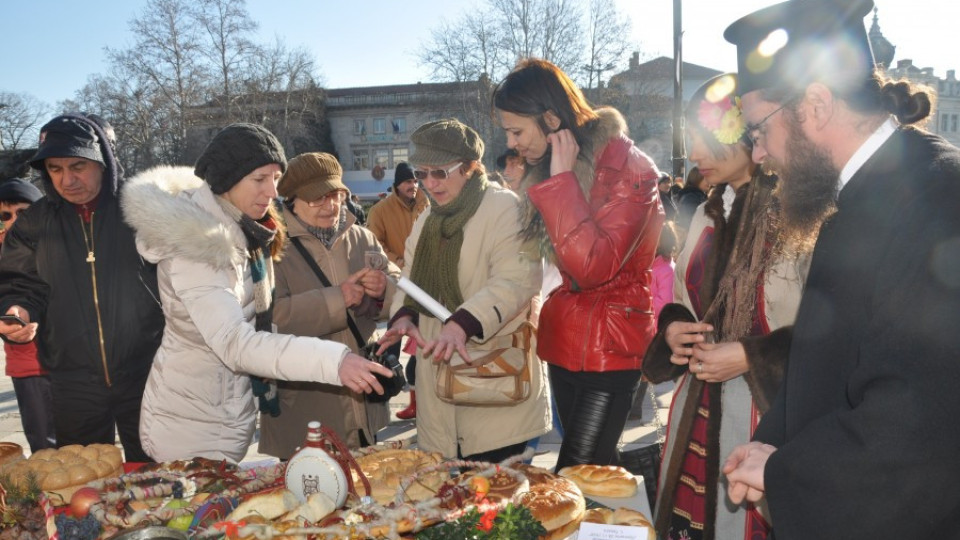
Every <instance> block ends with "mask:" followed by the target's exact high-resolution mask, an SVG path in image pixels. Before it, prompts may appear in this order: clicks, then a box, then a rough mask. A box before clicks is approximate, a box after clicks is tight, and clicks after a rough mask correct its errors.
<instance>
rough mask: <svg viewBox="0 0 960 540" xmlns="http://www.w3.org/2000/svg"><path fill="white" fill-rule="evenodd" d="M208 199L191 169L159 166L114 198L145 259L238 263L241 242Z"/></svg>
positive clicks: (224, 265) (219, 265)
mask: <svg viewBox="0 0 960 540" xmlns="http://www.w3.org/2000/svg"><path fill="white" fill-rule="evenodd" d="M214 197H215V195H214V194H213V192H212V191H210V187H209V186H208V185H207V184H206V183H205V182H204V181H203V180H201V179H200V178H197V177H196V176H195V175H194V174H193V170H192V169H191V168H189V167H170V166H160V167H156V168H153V169H149V170H146V171H144V172H142V173H140V174H138V175H137V176H135V177H133V178H131V179H130V180H128V181H127V182H126V183H125V184H124V186H123V191H122V196H121V198H120V201H121V206H122V208H123V216H124V220H125V221H126V222H127V223H128V224H129V225H130V226H131V227H133V229H134V231H136V233H137V247H138V249H139V250H140V253H141V254H142V255H143V256H144V257H145V258H146V259H148V260H150V262H153V263H156V262H159V261H160V260H163V259H166V258H170V257H183V258H186V259H188V260H192V261H195V262H201V263H206V264H209V265H211V266H213V267H214V268H215V269H217V270H224V269H227V268H231V267H236V266H239V265H242V264H243V260H244V258H245V254H244V246H245V245H246V241H245V239H244V237H243V233H242V231H241V230H240V227H239V226H238V225H236V224H235V223H233V221H232V220H231V219H230V218H229V217H227V215H226V214H225V213H224V212H223V210H222V209H221V208H220V205H219V204H218V203H217V201H216V199H215V198H214Z"/></svg>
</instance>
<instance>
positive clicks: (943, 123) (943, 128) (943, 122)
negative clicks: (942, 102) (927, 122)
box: [940, 114, 950, 133]
mask: <svg viewBox="0 0 960 540" xmlns="http://www.w3.org/2000/svg"><path fill="white" fill-rule="evenodd" d="M949 125H950V115H949V114H941V115H940V133H946V132H947V126H949Z"/></svg>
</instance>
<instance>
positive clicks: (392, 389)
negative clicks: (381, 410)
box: [360, 342, 407, 403]
mask: <svg viewBox="0 0 960 540" xmlns="http://www.w3.org/2000/svg"><path fill="white" fill-rule="evenodd" d="M379 348H380V345H379V344H378V343H376V342H374V343H369V344H367V345H366V346H364V347H363V349H361V351H360V354H361V355H362V356H363V357H365V358H366V359H367V360H371V361H373V362H376V363H378V364H380V365H381V366H383V367H385V368H387V369H389V370H390V371H392V372H393V377H384V376H383V375H380V374H379V373H374V375H375V376H376V377H377V382H379V383H380V386H382V387H383V395H380V394H378V393H376V392H371V393H369V394H367V401H370V402H373V403H382V402H384V401H387V400H388V399H390V398H392V397H394V396H396V395H397V394H399V393H400V392H401V391H402V390H403V388H404V387H405V386H406V385H407V379H406V377H404V376H403V366H402V365H400V360H399V359H398V358H397V355H395V354H377V349H379Z"/></svg>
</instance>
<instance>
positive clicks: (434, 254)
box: [403, 171, 489, 316]
mask: <svg viewBox="0 0 960 540" xmlns="http://www.w3.org/2000/svg"><path fill="white" fill-rule="evenodd" d="M488 185H489V183H488V182H487V177H486V175H485V174H483V173H482V172H480V171H477V172H476V173H474V174H473V176H471V177H470V179H468V180H467V183H466V184H464V186H463V190H462V191H461V192H460V194H459V195H458V196H457V198H456V199H454V200H453V201H451V202H449V203H447V204H445V205H443V206H431V207H430V215H428V216H427V219H426V221H425V222H424V224H423V230H422V231H421V232H420V239H419V240H418V241H417V250H416V251H415V252H414V254H413V266H412V267H411V268H410V281H413V282H414V283H416V284H417V285H418V286H419V287H420V288H421V289H423V290H424V291H426V292H427V293H429V294H430V296H432V297H434V298H435V299H436V300H437V301H438V302H440V303H441V304H443V305H444V307H446V308H447V309H449V310H450V311H451V312H454V311H456V310H457V308H459V307H460V304H462V303H463V293H461V292H460V278H459V273H458V271H457V270H458V268H459V265H460V248H461V247H462V246H463V228H464V227H466V225H467V221H469V220H470V218H471V217H473V215H474V214H475V213H477V208H479V207H480V202H481V201H483V194H484V193H485V192H486V191H487V186H488ZM403 305H404V306H406V307H409V308H411V309H414V310H416V311H418V312H420V313H423V314H425V315H430V316H433V315H432V314H431V313H430V312H429V311H427V309H426V308H424V307H423V306H421V305H420V303H419V302H417V301H416V300H414V299H413V298H411V297H410V296H407V297H406V299H404V301H403Z"/></svg>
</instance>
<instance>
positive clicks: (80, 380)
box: [50, 373, 153, 462]
mask: <svg viewBox="0 0 960 540" xmlns="http://www.w3.org/2000/svg"><path fill="white" fill-rule="evenodd" d="M50 380H51V382H52V383H53V384H52V386H53V409H54V412H53V414H54V422H55V424H56V429H57V445H58V446H66V445H68V444H83V445H86V444H93V443H104V444H114V441H116V437H117V435H119V437H120V444H122V445H123V454H124V459H125V460H126V461H129V462H152V461H153V460H152V459H150V456H148V455H147V454H146V453H145V452H144V451H143V447H142V446H141V445H140V401H141V400H142V399H143V388H144V386H145V385H146V382H147V374H146V373H145V374H143V375H142V376H137V377H133V378H118V379H116V380H114V381H113V384H112V385H111V386H109V387H108V386H107V385H106V383H105V382H104V380H103V379H102V378H101V377H100V376H96V375H89V374H77V373H70V374H51V376H50ZM114 429H116V431H114Z"/></svg>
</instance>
